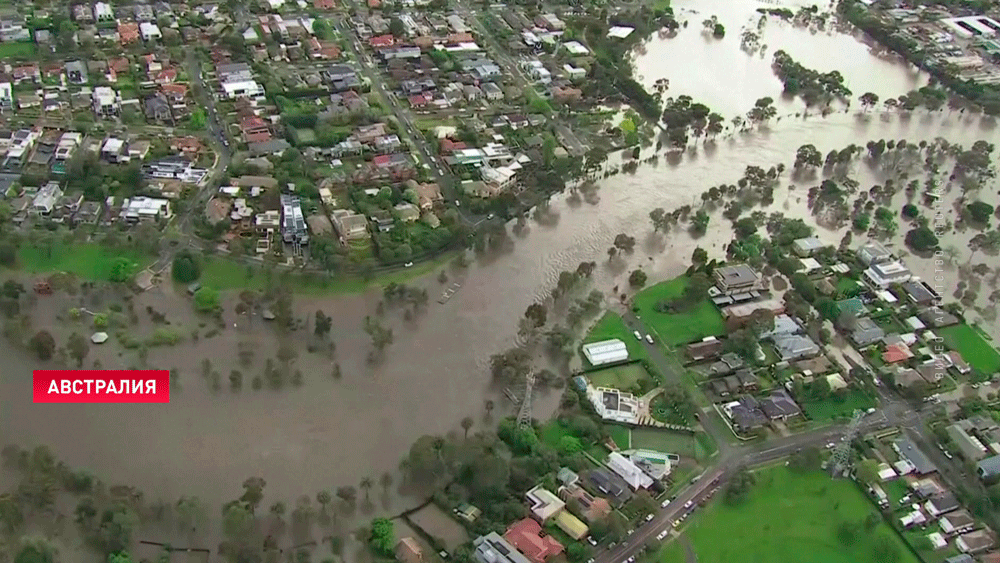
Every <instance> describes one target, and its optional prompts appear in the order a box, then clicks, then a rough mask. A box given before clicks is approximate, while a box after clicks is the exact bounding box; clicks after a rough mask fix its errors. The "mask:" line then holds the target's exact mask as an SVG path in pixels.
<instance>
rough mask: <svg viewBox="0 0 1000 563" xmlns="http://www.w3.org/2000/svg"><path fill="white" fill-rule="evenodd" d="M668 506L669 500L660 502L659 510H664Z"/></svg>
mask: <svg viewBox="0 0 1000 563" xmlns="http://www.w3.org/2000/svg"><path fill="white" fill-rule="evenodd" d="M668 504H670V499H667V500H665V501H663V502H661V503H660V508H666V507H667V505H668Z"/></svg>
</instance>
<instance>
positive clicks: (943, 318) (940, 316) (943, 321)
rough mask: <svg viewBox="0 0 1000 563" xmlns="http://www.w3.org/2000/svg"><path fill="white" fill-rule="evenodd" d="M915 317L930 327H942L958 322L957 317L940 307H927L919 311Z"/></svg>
mask: <svg viewBox="0 0 1000 563" xmlns="http://www.w3.org/2000/svg"><path fill="white" fill-rule="evenodd" d="M917 318H918V319H920V320H921V321H923V322H924V324H925V325H927V326H929V327H931V328H942V327H946V326H951V325H955V324H958V322H959V319H958V317H956V316H955V315H952V314H951V313H949V312H948V311H945V310H944V309H942V308H941V307H928V308H926V309H924V310H922V311H920V312H919V313H917Z"/></svg>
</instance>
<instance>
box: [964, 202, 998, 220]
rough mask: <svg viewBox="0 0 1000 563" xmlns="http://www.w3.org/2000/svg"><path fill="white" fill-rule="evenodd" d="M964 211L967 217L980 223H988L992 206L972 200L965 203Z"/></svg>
mask: <svg viewBox="0 0 1000 563" xmlns="http://www.w3.org/2000/svg"><path fill="white" fill-rule="evenodd" d="M965 211H966V213H967V215H968V216H969V219H971V220H972V221H973V222H975V223H978V224H980V225H988V224H989V222H990V218H991V217H992V216H993V206H992V205H990V204H988V203H985V202H982V201H974V202H972V203H970V204H968V205H966V206H965Z"/></svg>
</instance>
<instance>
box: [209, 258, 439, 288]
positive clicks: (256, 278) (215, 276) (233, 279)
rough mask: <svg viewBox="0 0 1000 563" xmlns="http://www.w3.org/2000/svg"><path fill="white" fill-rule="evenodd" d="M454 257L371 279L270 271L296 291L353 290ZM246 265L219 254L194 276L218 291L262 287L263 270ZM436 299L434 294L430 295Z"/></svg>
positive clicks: (409, 276) (416, 274)
mask: <svg viewBox="0 0 1000 563" xmlns="http://www.w3.org/2000/svg"><path fill="white" fill-rule="evenodd" d="M454 257H455V254H454V253H452V252H446V253H444V254H442V255H440V256H438V257H437V258H435V259H433V260H428V261H426V262H418V263H415V264H414V265H413V267H411V268H403V269H400V270H392V271H391V272H387V273H382V274H375V275H374V276H373V277H372V278H371V279H367V280H366V279H364V278H363V277H361V276H334V277H330V276H327V275H325V274H288V273H285V271H282V270H278V269H276V270H275V271H274V272H273V274H272V275H271V282H270V283H272V284H274V285H279V284H284V283H287V284H290V285H291V286H292V287H293V288H294V289H295V290H296V291H299V292H302V293H312V294H330V293H357V292H360V291H364V290H366V289H368V288H370V287H375V286H382V285H386V284H388V283H390V282H396V283H403V282H407V281H409V280H411V279H413V278H416V277H419V276H422V275H424V274H427V273H429V272H433V271H435V270H439V269H442V268H444V267H445V266H446V265H447V264H448V261H449V260H451V259H452V258H454ZM247 274H248V270H247V265H246V264H241V263H239V262H236V261H234V260H227V259H225V258H222V257H214V258H210V259H208V260H206V262H205V264H204V265H203V266H202V270H201V278H200V279H199V280H198V281H200V282H201V284H202V285H203V286H205V287H211V288H214V289H218V290H220V291H226V290H238V289H264V288H266V287H267V285H268V283H269V282H268V276H267V273H266V272H265V271H264V269H263V268H262V267H261V266H250V270H249V274H250V275H249V276H248V275H247ZM432 299H437V296H432Z"/></svg>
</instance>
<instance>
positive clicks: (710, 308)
mask: <svg viewBox="0 0 1000 563" xmlns="http://www.w3.org/2000/svg"><path fill="white" fill-rule="evenodd" d="M686 285H687V278H685V277H684V276H681V277H678V278H674V279H672V280H668V281H665V282H661V283H658V284H656V285H654V286H651V287H649V288H647V289H645V290H643V291H641V292H639V293H638V294H637V295H636V296H635V300H634V303H635V305H636V307H638V315H639V316H640V317H642V320H643V321H644V322H645V323H646V325H647V326H649V327H650V328H652V329H653V331H654V332H656V334H657V335H658V336H659V339H660V341H661V342H664V343H666V344H669V345H671V346H677V345H679V344H685V343H688V342H693V341H695V340H701V339H702V338H704V337H706V336H718V335H720V334H725V332H726V325H725V323H724V322H723V320H722V315H720V314H719V310H718V309H716V307H715V305H712V302H711V301H709V300H708V299H705V300H703V301H701V302H700V303H698V304H697V305H696V306H694V307H692V308H691V309H689V310H687V311H685V312H683V313H676V314H672V313H659V312H657V311H656V308H655V306H656V304H657V303H659V302H661V301H669V300H670V299H673V298H675V297H679V296H680V295H681V294H682V293H683V292H684V287H685V286H686Z"/></svg>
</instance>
